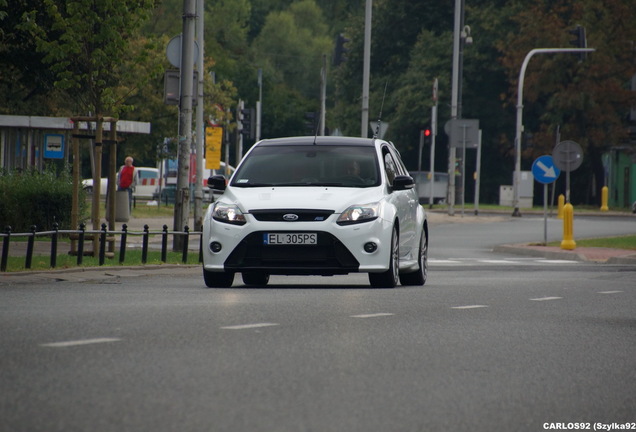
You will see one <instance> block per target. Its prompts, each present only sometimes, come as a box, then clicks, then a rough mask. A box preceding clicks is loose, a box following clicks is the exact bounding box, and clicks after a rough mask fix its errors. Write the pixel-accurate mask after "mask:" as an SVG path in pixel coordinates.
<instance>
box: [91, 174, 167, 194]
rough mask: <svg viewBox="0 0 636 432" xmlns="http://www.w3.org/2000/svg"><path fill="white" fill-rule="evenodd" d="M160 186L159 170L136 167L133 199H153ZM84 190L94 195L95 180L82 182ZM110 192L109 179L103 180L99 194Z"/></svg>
mask: <svg viewBox="0 0 636 432" xmlns="http://www.w3.org/2000/svg"><path fill="white" fill-rule="evenodd" d="M158 185H159V170H158V169H157V168H151V167H135V188H134V190H133V197H135V198H140V199H152V198H153V195H154V193H155V190H156V189H157V186H158ZM82 188H83V189H84V190H85V191H86V192H87V193H89V194H92V193H93V179H85V180H82ZM107 191H108V179H107V178H102V179H101V183H100V189H99V194H100V196H106V192H107Z"/></svg>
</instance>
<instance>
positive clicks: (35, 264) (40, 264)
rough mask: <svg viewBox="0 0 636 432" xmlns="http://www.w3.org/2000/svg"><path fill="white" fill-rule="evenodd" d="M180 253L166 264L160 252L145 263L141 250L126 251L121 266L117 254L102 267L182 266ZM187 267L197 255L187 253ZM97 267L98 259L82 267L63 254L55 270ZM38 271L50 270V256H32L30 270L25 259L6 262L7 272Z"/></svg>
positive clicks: (152, 253)
mask: <svg viewBox="0 0 636 432" xmlns="http://www.w3.org/2000/svg"><path fill="white" fill-rule="evenodd" d="M181 259H182V253H181V252H168V253H167V254H166V262H165V263H163V262H162V261H161V252H159V251H148V257H147V259H146V263H145V264H142V262H141V250H137V249H135V250H126V259H125V261H124V263H123V264H120V263H119V253H116V254H115V257H114V258H106V259H105V260H104V266H115V267H117V266H120V267H122V266H140V265H161V264H183V262H182V260H181ZM186 264H187V265H190V264H199V253H198V252H189V253H188V259H187V263H186ZM91 267H99V258H98V257H92V256H84V257H83V259H82V265H81V266H78V265H77V256H71V255H68V254H64V253H58V255H57V262H56V266H55V269H70V268H91ZM38 270H52V268H51V256H50V255H49V254H47V255H34V256H33V259H32V261H31V268H30V269H26V268H25V257H24V256H18V257H8V260H7V272H21V271H38Z"/></svg>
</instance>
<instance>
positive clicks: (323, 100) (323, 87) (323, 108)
mask: <svg viewBox="0 0 636 432" xmlns="http://www.w3.org/2000/svg"><path fill="white" fill-rule="evenodd" d="M326 113H327V55H326V54H323V55H322V68H321V69H320V132H318V135H320V136H324V135H325V116H326Z"/></svg>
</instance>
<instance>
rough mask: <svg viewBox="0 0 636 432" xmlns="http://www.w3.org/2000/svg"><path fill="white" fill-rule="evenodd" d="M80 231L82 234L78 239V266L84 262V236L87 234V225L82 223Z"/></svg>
mask: <svg viewBox="0 0 636 432" xmlns="http://www.w3.org/2000/svg"><path fill="white" fill-rule="evenodd" d="M79 229H80V233H79V237H78V239H77V265H78V266H81V265H82V262H83V260H84V235H85V234H86V233H85V231H86V224H85V223H81V224H80V226H79Z"/></svg>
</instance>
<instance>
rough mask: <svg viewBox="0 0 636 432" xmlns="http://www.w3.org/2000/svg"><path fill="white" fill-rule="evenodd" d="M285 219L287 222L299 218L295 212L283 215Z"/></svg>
mask: <svg viewBox="0 0 636 432" xmlns="http://www.w3.org/2000/svg"><path fill="white" fill-rule="evenodd" d="M283 220H284V221H287V222H293V221H297V220H298V215H297V214H293V213H287V214H284V215H283Z"/></svg>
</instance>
